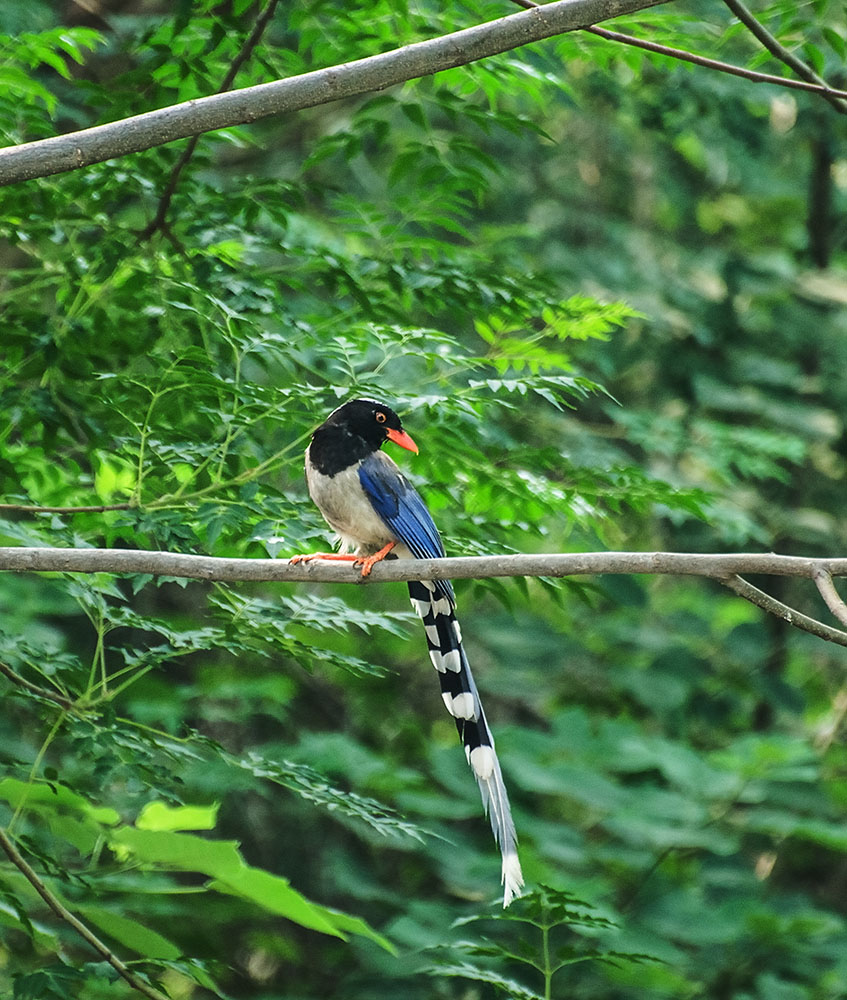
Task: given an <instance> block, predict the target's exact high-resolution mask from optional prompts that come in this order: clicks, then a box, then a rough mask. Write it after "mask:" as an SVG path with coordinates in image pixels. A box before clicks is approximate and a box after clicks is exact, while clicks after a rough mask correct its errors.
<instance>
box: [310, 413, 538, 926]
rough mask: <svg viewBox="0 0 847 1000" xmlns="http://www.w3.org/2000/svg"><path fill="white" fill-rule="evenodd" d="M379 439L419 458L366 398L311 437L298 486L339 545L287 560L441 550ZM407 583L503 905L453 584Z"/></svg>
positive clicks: (491, 763) (493, 758)
mask: <svg viewBox="0 0 847 1000" xmlns="http://www.w3.org/2000/svg"><path fill="white" fill-rule="evenodd" d="M386 441H390V442H392V443H393V444H395V445H397V446H399V447H400V448H404V449H406V450H407V451H410V452H413V453H414V454H418V446H417V445H416V444H415V442H414V441H413V440H412V438H411V436H410V435H409V434H408V433H407V432H406V431H405V430H404V429H403V425H402V423H401V421H400V418H399V417H398V415H397V414H396V413H395V411H394V410H392V409H391V407H389V406H387V405H386V404H385V403H381V402H378V401H377V400H373V399H351V400H349V401H348V402H345V403H344V404H343V405H341V406H339V407H337V408H336V409H335V410H333V411H332V413H330V414H329V416H328V417H327V418H326V420H324V422H323V423H322V424H321V425H320V426H319V427H318V428H317V429H316V430H315V432H314V433H313V434H312V438H311V441H310V443H309V446H308V448H307V449H306V484H307V486H308V490H309V495H310V496H311V498H312V500H313V502H314V503H315V505H316V507H317V508H318V510H319V511H320V513H321V514H322V516H323V518H324V520H325V521H326V522H327V523H328V524H329V526H330V527H331V528H333V530H334V531H335V532H336V534H337V536H338V539H339V541H340V546H339V551H338V552H332V553H327V552H318V553H312V554H310V555H299V556H294V557H293V558H292V560H291V561H292V562H295V563H298V562H305V561H308V560H312V559H333V560H345V561H349V562H352V563H354V564H355V565H358V566H360V567H361V573H362V576H369V575H370V572H371V570H372V569H373V567H374V565H376V563H377V562H380V561H381V560H382V559H385V558H386V557H387V556H390V558H413V559H434V558H438V557H441V556H444V554H445V552H444V544H443V542H442V540H441V536H440V535H439V533H438V529H437V528H436V526H435V523H434V521H433V519H432V516H431V515H430V513H429V510H428V509H427V507H426V504H425V503H424V501H423V499H422V498H421V496H420V494H419V493H418V491H417V490H416V489H415V487H414V486H412V484H411V483H410V482H409V481H408V479H406V477H405V476H404V475H403V473H402V472H401V471H400V469H399V467H398V466H397V464H396V463H395V462H394V461H393V459H391V458H390V457H389V456H388V455H386V454H385V452H383V451H381V448H382V445H383V444H384V443H385V442H386ZM408 586H409V597H410V598H411V602H412V607H413V608H414V609H415V611H416V612H417V613H418V615H419V616H420V618H421V619H422V620H423V625H424V630H425V633H426V642H427V647H428V650H429V656H430V659H431V660H432V664H433V666H434V667H435V669H436V671H437V673H438V679H439V681H440V684H441V697H442V698H443V700H444V704H445V706H446V708H447V711H448V712H449V713H450V715H451V716H452V717H453V719H454V720H455V723H456V728H457V729H458V731H459V737H460V739H461V741H462V743H463V745H464V749H465V756H466V757H467V761H468V764H469V765H470V768H471V771H472V772H473V775H474V777H475V778H476V781H477V784H478V785H479V789H480V793H481V795H482V802H483V806H484V808H485V810H486V812H487V813H488V815H489V819H490V821H491V828H492V831H493V833H494V839H495V841H496V843H497V844H498V846H499V848H500V853H501V861H502V871H501V885H502V886H503V906H504V908H505V907H507V906H508V905H509V904H510V903H511V902H512V900H513V899H514V898H515V897H516V896H519V895H520V894H521V888H522V887H523V884H524V881H523V874H522V873H521V866H520V861H519V859H518V851H517V834H516V832H515V824H514V821H513V819H512V811H511V807H510V805H509V796H508V794H507V792H506V786H505V784H504V782H503V775H502V772H501V770H500V762H499V760H498V759H497V753H496V750H495V749H494V737H493V736H492V735H491V730H490V729H489V726H488V722H487V720H486V717H485V712H484V711H483V708H482V702H481V701H480V697H479V691H478V690H477V686H476V684H475V682H474V679H473V675H472V674H471V668H470V664H469V663H468V658H467V655H466V654H465V649H464V646H463V645H462V633H461V629H460V627H459V622H458V620H457V619H456V597H455V594H454V592H453V586H452V584H451V583H450V581H449V580H420V581H417V580H410V581H409V584H408Z"/></svg>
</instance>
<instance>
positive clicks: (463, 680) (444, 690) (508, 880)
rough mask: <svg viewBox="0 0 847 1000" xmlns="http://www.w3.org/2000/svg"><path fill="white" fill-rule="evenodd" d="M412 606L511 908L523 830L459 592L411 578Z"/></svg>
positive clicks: (516, 889) (517, 882)
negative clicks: (459, 611) (478, 680)
mask: <svg viewBox="0 0 847 1000" xmlns="http://www.w3.org/2000/svg"><path fill="white" fill-rule="evenodd" d="M409 596H410V597H411V599H412V607H413V608H414V609H415V610H416V611H417V613H418V614H419V615H420V617H421V619H422V621H423V624H424V629H425V630H426V641H427V646H428V647H429V656H430V659H431V660H432V663H433V666H434V667H435V669H436V670H437V671H438V680H439V682H440V683H441V697H442V698H443V699H444V704H445V705H446V706H447V711H448V712H449V713H450V714H451V715H452V716H453V718H454V719H455V720H456V728H457V729H458V730H459V737H460V738H461V740H462V743H463V745H464V747H465V755H466V757H467V758H468V763H469V764H470V766H471V770H472V771H473V773H474V777H475V778H476V780H477V784H478V785H479V790H480V793H481V794H482V802H483V805H484V806H485V810H486V812H487V813H488V816H489V819H490V820H491V829H492V830H493V831H494V839H495V840H496V841H497V843H498V845H499V847H500V853H501V855H502V860H503V874H502V878H501V881H502V883H503V906H504V907H505V906H508V905H509V903H511V901H512V900H513V899H514V897H515V896H518V895H520V890H521V887H522V886H523V884H524V883H523V875H522V873H521V866H520V861H519V860H518V849H517V839H518V838H517V834H516V833H515V824H514V822H513V820H512V810H511V808H510V806H509V796H508V795H507V794H506V786H505V784H504V783H503V775H502V773H501V772H500V762H499V761H498V760H497V753H496V752H495V750H494V738H493V736H492V735H491V730H490V729H489V728H488V723H487V722H486V720H485V713H484V712H483V710H482V702H481V701H480V698H479V692H478V691H477V689H476V684H475V683H474V679H473V675H472V674H471V668H470V665H469V664H468V658H467V656H466V655H465V651H464V649H463V647H462V634H461V631H460V629H459V623H458V621H457V620H456V615H455V613H454V612H455V600H454V598H453V590H452V587H451V586H450V584H449V583H448V582H447V581H446V580H439V581H437V582H434V583H433V582H430V581H429V580H422V581H416V580H412V581H410V582H409Z"/></svg>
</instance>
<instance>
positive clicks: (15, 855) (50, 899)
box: [0, 827, 169, 1000]
mask: <svg viewBox="0 0 847 1000" xmlns="http://www.w3.org/2000/svg"><path fill="white" fill-rule="evenodd" d="M0 847H1V848H2V849H3V850H4V851H5V853H6V856H7V857H8V858H9V860H10V861H11V862H12V864H13V865H14V866H15V867H16V868H17V869H18V871H19V872H20V873H21V874H22V875H23V876H24V878H25V879H26V880H27V881H28V882H29V884H30V885H31V886H32V887H33V889H35V891H36V892H37V893H38V895H39V896H41V898H42V899H43V900H44V902H45V903H46V904H47V905H48V906H49V907H50V909H51V910H52V911H53V912H54V913H55V914H56V916H57V917H59V918H60V919H61V920H64V921H65V923H66V924H69V925H70V926H71V927H73V929H74V930H75V931H76V932H77V934H79V936H80V937H81V938H83V940H85V941H87V942H88V944H90V945H91V947H92V948H93V949H94V950H95V951H96V952H98V953H99V954H100V955H101V956H102V957H103V958H104V959H105V960H106V961H107V962H108V963H109V965H111V966H112V968H113V969H114V970H115V971H116V972H117V973H118V975H119V976H120V977H121V978H122V979H123V980H124V981H125V982H127V983H128V984H129V985H130V986H131V987H132V988H133V989H134V990H137V991H138V992H139V993H141V994H143V995H144V996H146V997H150V1000H169V998H168V997H167V996H165V994H164V993H161V992H160V991H159V990H157V989H156V988H155V987H154V986H150V985H149V984H148V983H145V982H144V981H143V980H142V979H139V977H138V976H136V975H135V973H134V972H132V970H131V969H130V968H129V967H128V966H127V965H126V964H125V963H124V962H122V961H121V960H120V959H119V958H118V956H117V955H116V954H115V953H114V952H113V951H112V950H111V949H110V948H109V946H108V945H107V944H105V943H104V942H103V941H101V940H100V938H99V937H97V935H96V934H95V933H94V932H93V931H92V930H90V928H88V927H86V925H85V924H84V923H83V922H82V921H81V920H79V919H78V918H77V917H75V916H74V915H73V913H71V911H70V910H69V909H68V908H67V907H66V906H65V905H64V904H63V903H62V902H61V900H59V898H58V897H57V896H55V895H54V894H53V893H52V892H51V891H50V890H49V889H48V888H47V886H46V885H45V884H44V882H42V881H41V879H40V878H39V877H38V875H37V874H36V873H35V871H34V870H33V869H32V867H31V866H30V865H29V864H28V863H27V861H26V859H25V858H24V857H23V855H22V854H21V853H20V851H19V850H18V849H17V847H15V845H14V844H13V843H12V841H11V839H10V838H9V835H8V834H7V833H6V831H5V830H4V829H3V828H2V827H0Z"/></svg>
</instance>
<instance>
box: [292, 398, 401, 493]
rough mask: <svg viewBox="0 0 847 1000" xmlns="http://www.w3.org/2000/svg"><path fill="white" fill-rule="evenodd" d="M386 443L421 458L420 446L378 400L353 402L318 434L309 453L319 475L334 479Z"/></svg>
mask: <svg viewBox="0 0 847 1000" xmlns="http://www.w3.org/2000/svg"><path fill="white" fill-rule="evenodd" d="M384 441H393V442H394V444H396V445H399V446H400V447H401V448H406V449H407V450H408V451H413V452H415V454H417V451H418V446H417V445H416V444H415V442H414V441H413V440H412V438H411V437H410V436H409V435H408V434H407V433H406V432H405V431H404V430H403V425H402V424H401V422H400V418H399V417H398V416H397V414H396V413H395V412H394V410H392V409H391V407H390V406H386V405H385V403H379V402H377V401H376V400H375V399H351V400H350V401H349V402H347V403H344V404H343V406H339V407H338V409H337V410H333V411H332V413H330V415H329V416H328V417H327V418H326V420H325V421H324V422H323V423H322V424H321V426H320V427H319V428H318V429H317V430H316V431H315V433H314V434H313V435H312V444H311V446H310V448H309V453H310V456H311V460H312V462H313V464H314V465H315V466H316V467H317V468H318V471H320V472H324V473H325V474H327V475H334V474H335V472H338V471H340V470H341V469H344V468H346V467H347V466H348V465H353V464H354V463H355V462H358V461H360V460H361V459H363V458H365V457H366V456H367V455H369V454H371V452H374V451H378V450H379V449H380V448H381V447H382V444H383V442H384Z"/></svg>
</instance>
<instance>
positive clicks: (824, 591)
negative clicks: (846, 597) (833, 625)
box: [812, 569, 847, 625]
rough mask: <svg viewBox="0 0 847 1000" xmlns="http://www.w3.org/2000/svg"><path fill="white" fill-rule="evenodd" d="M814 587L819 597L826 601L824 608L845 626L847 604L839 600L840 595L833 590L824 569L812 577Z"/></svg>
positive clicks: (830, 580) (829, 577) (829, 578)
mask: <svg viewBox="0 0 847 1000" xmlns="http://www.w3.org/2000/svg"><path fill="white" fill-rule="evenodd" d="M812 579H813V580H814V581H815V585H816V586H817V588H818V590H819V591H820V593H821V597H822V598H823V599H824V600H825V601H826V606H827V607H828V608H829V610H830V611H831V612H832V613H833V615H835V617H836V618H837V619H838V620H839V621H840V622H841V624H842V625H847V604H845V603H844V601H843V600H842V599H841V595H840V594H839V593H838V591H837V590H836V589H835V584H834V583H833V582H832V577H831V576H830V575H829V573H827V571H826V570H825V569H817V570H816V571H815V573H814V574H813V576H812Z"/></svg>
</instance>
